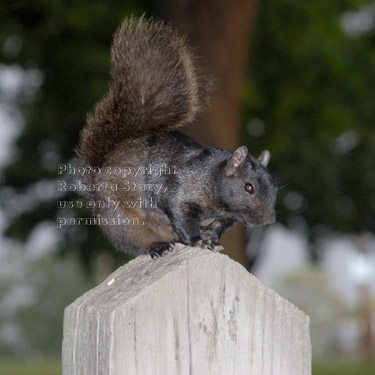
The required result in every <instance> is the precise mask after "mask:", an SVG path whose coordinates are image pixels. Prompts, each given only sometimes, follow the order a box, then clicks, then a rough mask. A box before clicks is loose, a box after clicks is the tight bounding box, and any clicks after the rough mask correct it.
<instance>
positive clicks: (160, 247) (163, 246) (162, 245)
mask: <svg viewBox="0 0 375 375" xmlns="http://www.w3.org/2000/svg"><path fill="white" fill-rule="evenodd" d="M172 249H173V243H171V242H156V243H154V244H152V245H151V248H150V250H149V253H150V256H151V258H152V259H157V258H160V257H162V256H164V255H165V254H167V253H169V252H170V251H172Z"/></svg>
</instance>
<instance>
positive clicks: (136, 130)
mask: <svg viewBox="0 0 375 375" xmlns="http://www.w3.org/2000/svg"><path fill="white" fill-rule="evenodd" d="M112 64H113V72H112V76H113V83H112V85H111V87H110V89H109V92H108V93H107V94H106V95H105V96H104V98H103V99H102V100H101V101H100V102H99V103H98V104H97V106H96V108H95V111H94V113H93V114H91V115H89V116H88V119H87V123H86V125H85V127H84V128H83V130H82V132H81V137H80V143H79V146H78V148H77V151H76V155H77V162H78V164H79V165H83V166H89V167H90V168H100V170H101V173H98V174H96V175H93V174H88V175H87V176H88V177H89V180H86V181H85V183H86V184H94V186H96V187H98V186H103V184H104V183H105V184H107V185H106V186H109V185H110V186H112V187H113V186H115V187H116V186H117V187H118V188H115V189H109V188H108V189H99V188H98V189H94V190H93V191H91V193H90V198H92V199H95V200H97V201H103V200H105V199H107V200H110V201H112V202H118V207H117V209H116V210H114V209H113V208H108V207H101V208H98V207H96V208H94V209H93V211H94V215H96V216H97V217H105V218H107V219H111V218H112V219H113V220H114V219H116V220H117V221H116V222H118V219H121V220H124V222H128V221H129V219H132V220H134V219H136V221H135V222H132V224H131V225H102V226H101V228H102V229H103V231H104V232H105V233H106V235H107V236H108V237H109V239H110V240H111V241H112V242H113V244H114V245H115V246H116V247H117V248H119V249H120V250H122V251H124V252H127V253H132V254H141V253H146V252H149V253H150V254H151V256H152V257H153V258H156V257H158V256H161V255H163V254H164V253H165V252H167V251H169V250H171V249H172V247H173V244H174V243H176V242H181V243H184V244H186V245H190V246H199V247H201V248H206V249H211V250H214V251H218V250H221V249H222V246H220V245H219V243H218V241H219V239H220V237H221V236H222V234H223V233H224V232H225V231H226V230H227V229H229V228H230V227H231V226H232V225H233V224H234V223H235V222H236V221H240V222H242V223H243V224H245V225H246V226H250V227H251V226H257V225H265V224H270V223H273V222H274V221H275V210H274V206H275V200H276V193H277V188H276V186H275V184H274V182H273V180H272V178H271V176H270V175H269V173H268V172H267V171H266V167H267V164H268V162H269V160H270V153H269V152H268V151H267V150H266V151H263V152H262V153H261V155H260V156H259V157H258V158H254V157H253V156H251V155H250V154H248V150H247V148H246V147H245V146H241V147H239V148H238V149H237V150H235V151H234V152H231V151H228V150H224V149H220V148H203V147H202V146H201V145H199V144H198V143H197V142H195V141H194V140H193V139H191V138H189V137H188V136H186V135H184V134H183V133H181V132H179V131H177V130H176V129H177V128H180V127H182V126H185V125H187V124H190V123H191V122H192V121H193V120H194V119H195V117H196V115H197V113H199V112H200V110H201V109H202V107H203V106H204V103H205V102H206V96H207V95H206V92H205V91H206V86H207V81H206V80H205V79H204V78H203V75H202V74H201V73H200V71H199V70H198V69H197V67H196V64H195V58H194V57H193V55H192V53H191V51H190V50H189V48H188V47H187V46H186V44H185V41H184V39H183V38H182V37H180V36H179V35H178V34H177V33H176V32H175V31H173V30H172V29H171V28H170V27H169V26H167V25H164V24H163V23H161V22H157V21H149V20H146V19H145V18H144V17H142V18H140V19H136V18H132V19H130V20H126V21H124V22H123V24H122V25H121V27H120V29H119V30H118V31H117V33H116V34H115V37H114V42H113V45H112ZM163 168H164V170H165V171H168V173H160V171H162V170H163ZM168 168H169V169H168ZM171 168H173V172H175V173H172V172H171V171H172V169H171ZM114 171H116V173H114ZM118 171H128V172H129V173H127V174H126V176H124V174H119V173H118ZM137 171H138V173H137ZM156 186H158V187H162V191H158V190H156V188H154V187H156ZM142 202H143V204H142ZM146 202H147V203H148V204H145V203H146ZM114 221H115V220H114ZM136 224H139V225H136Z"/></svg>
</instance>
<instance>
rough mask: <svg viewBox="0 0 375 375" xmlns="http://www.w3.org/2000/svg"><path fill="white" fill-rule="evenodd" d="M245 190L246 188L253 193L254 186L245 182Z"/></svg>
mask: <svg viewBox="0 0 375 375" xmlns="http://www.w3.org/2000/svg"><path fill="white" fill-rule="evenodd" d="M245 190H246V191H247V192H248V193H249V194H254V186H253V185H251V184H246V185H245Z"/></svg>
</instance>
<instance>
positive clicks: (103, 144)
mask: <svg viewBox="0 0 375 375" xmlns="http://www.w3.org/2000/svg"><path fill="white" fill-rule="evenodd" d="M112 65H113V83H112V87H111V88H110V90H109V92H108V94H107V95H106V96H105V97H104V98H103V99H102V100H101V102H99V103H98V104H97V106H96V108H95V112H94V113H93V114H92V115H89V116H88V119H87V123H86V126H85V127H84V129H83V130H82V133H81V141H80V145H79V148H78V151H77V152H78V154H79V155H80V156H81V157H83V158H84V159H85V161H86V162H87V163H89V164H90V165H92V166H95V167H100V166H101V165H102V164H103V161H104V158H105V156H106V154H107V153H108V152H109V151H110V150H112V149H113V148H114V146H115V145H116V144H117V143H118V142H121V141H122V140H124V139H134V138H140V137H143V136H145V135H148V134H150V133H151V134H159V133H161V132H165V131H168V130H173V129H176V128H179V127H181V126H184V125H186V124H188V123H190V122H191V121H192V120H193V119H194V118H195V116H196V114H197V112H199V110H200V108H201V103H202V102H203V101H204V100H203V99H204V98H202V92H203V91H205V90H204V89H205V88H204V87H202V86H203V84H201V81H200V78H198V76H199V73H198V72H197V69H196V67H195V66H194V58H193V57H192V54H191V53H190V51H189V49H188V48H187V46H186V45H185V42H184V40H183V38H181V37H180V36H178V35H177V34H176V33H175V32H174V31H173V30H172V29H171V28H170V27H168V26H166V25H164V24H162V23H161V22H154V21H148V20H146V19H145V18H143V17H142V18H140V19H130V20H127V21H125V22H124V23H123V24H122V26H121V27H120V29H119V30H118V31H117V33H116V35H115V38H114V41H113V45H112Z"/></svg>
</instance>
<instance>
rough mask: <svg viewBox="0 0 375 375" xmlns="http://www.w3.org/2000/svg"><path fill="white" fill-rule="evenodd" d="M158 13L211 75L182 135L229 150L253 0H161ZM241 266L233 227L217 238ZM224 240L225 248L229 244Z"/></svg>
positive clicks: (236, 139) (236, 130) (236, 132)
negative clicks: (205, 106)
mask: <svg viewBox="0 0 375 375" xmlns="http://www.w3.org/2000/svg"><path fill="white" fill-rule="evenodd" d="M161 3H162V5H163V7H162V9H163V16H164V17H165V18H166V19H167V20H168V21H170V22H171V23H172V24H173V25H174V27H176V28H177V29H179V30H180V32H181V34H183V35H187V37H188V41H189V42H190V44H191V46H192V47H193V48H195V50H196V54H197V55H198V57H200V62H201V65H202V66H203V68H204V69H205V70H206V72H207V73H208V74H209V75H211V76H212V77H213V79H214V86H215V88H214V93H213V97H212V100H211V105H210V109H209V110H208V111H207V112H206V113H205V114H204V115H203V117H202V118H201V120H200V121H199V122H198V123H196V124H195V125H194V126H192V127H190V128H188V129H187V130H186V133H188V134H189V135H190V136H192V137H193V138H195V139H196V140H197V141H199V142H200V143H201V144H202V145H204V146H211V147H222V148H227V149H230V150H233V149H235V148H236V147H238V146H239V145H240V143H241V137H240V133H241V132H240V124H241V93H242V87H243V83H244V78H245V71H246V65H247V59H248V48H249V44H250V43H249V39H250V34H251V30H252V28H253V24H254V21H255V15H256V10H257V1H254V0H218V1H213V0H203V1H191V0H190V1H189V0H161ZM221 242H222V244H223V245H224V247H225V248H230V249H231V250H230V252H229V251H228V254H229V255H230V257H231V258H232V259H234V260H236V261H238V262H240V263H241V264H242V265H244V266H245V267H247V266H248V262H247V259H246V254H245V236H244V230H243V227H242V225H241V226H240V225H236V226H235V228H233V229H231V230H230V231H229V232H227V233H226V235H225V236H224V237H223V240H222V241H221ZM229 244H230V246H229Z"/></svg>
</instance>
